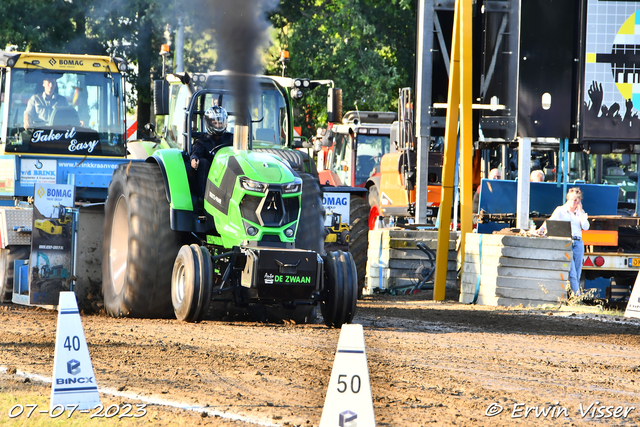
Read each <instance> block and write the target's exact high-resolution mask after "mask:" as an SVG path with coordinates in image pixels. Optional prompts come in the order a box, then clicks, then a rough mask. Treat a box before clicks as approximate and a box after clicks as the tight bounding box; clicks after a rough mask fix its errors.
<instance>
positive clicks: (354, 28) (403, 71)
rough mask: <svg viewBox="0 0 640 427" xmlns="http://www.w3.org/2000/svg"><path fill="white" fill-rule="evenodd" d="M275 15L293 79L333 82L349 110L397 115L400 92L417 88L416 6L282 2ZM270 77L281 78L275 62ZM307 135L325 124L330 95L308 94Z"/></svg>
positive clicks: (403, 0) (303, 114)
mask: <svg viewBox="0 0 640 427" xmlns="http://www.w3.org/2000/svg"><path fill="white" fill-rule="evenodd" d="M280 6H281V7H280V9H279V10H278V11H277V12H275V13H273V14H272V15H271V21H272V22H273V24H274V26H275V27H276V28H277V29H278V30H279V33H278V44H279V45H280V46H282V47H283V48H286V49H287V50H289V52H290V57H291V61H290V63H289V65H288V73H289V75H291V76H300V77H309V78H319V79H332V80H333V81H334V82H335V85H336V87H340V88H342V90H343V108H344V109H345V110H351V109H355V108H357V109H359V110H392V111H396V110H397V95H398V89H399V88H400V87H405V86H413V81H414V75H415V72H414V70H415V65H414V63H415V54H414V51H415V34H416V29H415V27H416V20H415V15H416V14H415V3H414V2H411V1H409V0H390V1H386V2H382V1H380V0H334V1H324V0H303V1H302V2H301V1H299V0H282V1H281V4H280ZM272 61H273V62H272V63H271V64H269V68H268V70H269V72H271V73H278V71H279V70H278V65H277V63H276V62H275V59H274V58H272ZM304 103H305V106H304V107H303V109H302V111H300V115H299V117H298V120H299V121H300V120H301V121H302V122H303V123H304V126H303V134H304V135H305V136H307V137H309V136H311V135H312V134H314V133H315V128H316V127H317V126H318V125H321V124H324V123H326V107H325V105H326V95H325V93H324V92H317V91H316V92H311V93H308V94H306V95H305V98H304Z"/></svg>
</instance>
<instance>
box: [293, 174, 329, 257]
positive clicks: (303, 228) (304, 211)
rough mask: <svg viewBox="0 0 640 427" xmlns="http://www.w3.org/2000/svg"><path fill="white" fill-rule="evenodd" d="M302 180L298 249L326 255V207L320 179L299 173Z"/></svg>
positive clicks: (297, 237)
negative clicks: (323, 203)
mask: <svg viewBox="0 0 640 427" xmlns="http://www.w3.org/2000/svg"><path fill="white" fill-rule="evenodd" d="M298 175H299V176H300V178H302V197H301V198H300V220H299V221H298V231H297V232H296V248H297V249H306V250H309V251H314V252H316V253H318V254H320V255H323V254H324V207H323V206H322V192H321V191H320V184H319V183H318V178H317V177H314V176H313V175H311V174H308V173H304V172H298Z"/></svg>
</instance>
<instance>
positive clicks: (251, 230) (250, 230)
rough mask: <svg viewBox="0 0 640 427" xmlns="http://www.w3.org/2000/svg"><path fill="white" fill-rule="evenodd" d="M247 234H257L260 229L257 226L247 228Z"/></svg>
mask: <svg viewBox="0 0 640 427" xmlns="http://www.w3.org/2000/svg"><path fill="white" fill-rule="evenodd" d="M247 234H248V235H249V236H255V235H256V234H258V229H257V228H255V227H249V228H247Z"/></svg>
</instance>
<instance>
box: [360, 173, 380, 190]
mask: <svg viewBox="0 0 640 427" xmlns="http://www.w3.org/2000/svg"><path fill="white" fill-rule="evenodd" d="M380 177H381V175H380V174H379V173H377V174H375V175H373V176H370V177H369V179H368V180H367V183H366V184H365V185H364V186H365V188H366V189H367V190H369V188H371V187H372V186H374V185H375V186H376V187H377V188H380Z"/></svg>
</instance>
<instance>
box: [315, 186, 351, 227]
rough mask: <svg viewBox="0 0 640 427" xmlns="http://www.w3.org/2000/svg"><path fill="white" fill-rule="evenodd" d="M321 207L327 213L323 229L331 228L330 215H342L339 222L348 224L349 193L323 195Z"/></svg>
mask: <svg viewBox="0 0 640 427" xmlns="http://www.w3.org/2000/svg"><path fill="white" fill-rule="evenodd" d="M322 206H323V207H324V211H325V212H326V213H327V214H326V216H325V217H324V225H325V227H330V226H331V213H337V214H340V215H342V218H341V220H340V222H342V223H344V224H350V222H349V209H350V206H351V195H350V194H349V193H323V194H322Z"/></svg>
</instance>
